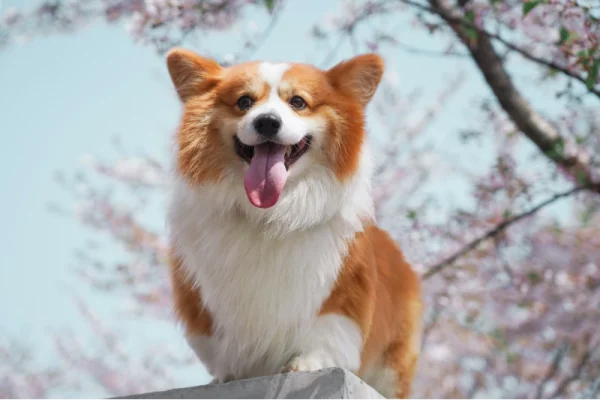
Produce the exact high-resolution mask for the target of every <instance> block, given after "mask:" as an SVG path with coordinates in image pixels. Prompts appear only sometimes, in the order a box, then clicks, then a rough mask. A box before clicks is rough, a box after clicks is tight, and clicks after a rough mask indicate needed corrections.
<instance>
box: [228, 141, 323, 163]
mask: <svg viewBox="0 0 600 400" xmlns="http://www.w3.org/2000/svg"><path fill="white" fill-rule="evenodd" d="M311 139H312V137H311V136H310V135H307V136H305V137H304V138H303V139H302V140H301V141H300V142H298V143H296V144H292V145H289V146H287V150H286V152H285V157H284V164H285V169H286V170H287V169H289V168H290V166H292V164H294V163H295V162H296V161H298V160H299V159H300V157H302V155H304V153H306V151H307V150H308V148H309V147H310V141H311ZM233 141H234V145H235V152H236V153H237V155H238V156H240V157H241V158H242V159H243V160H244V161H246V162H247V163H248V164H250V163H251V161H252V157H254V146H248V145H246V144H244V143H242V142H241V141H240V139H239V138H238V137H237V136H234V138H233Z"/></svg>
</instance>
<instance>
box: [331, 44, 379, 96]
mask: <svg viewBox="0 0 600 400" xmlns="http://www.w3.org/2000/svg"><path fill="white" fill-rule="evenodd" d="M384 68H385V64H384V61H383V59H382V58H381V57H380V56H379V55H377V54H373V53H371V54H363V55H360V56H356V57H354V58H351V59H350V60H346V61H342V62H340V63H339V64H337V65H336V66H334V67H333V68H331V69H329V70H328V71H327V77H328V78H329V81H330V83H331V84H332V85H333V86H334V88H336V90H339V91H340V92H342V93H344V94H345V95H347V96H351V97H352V98H354V99H356V100H357V101H358V102H360V104H361V105H362V106H363V107H365V106H366V105H367V104H368V103H369V101H371V98H372V97H373V95H374V94H375V91H376V90H377V87H378V86H379V82H381V77H382V75H383V70H384Z"/></svg>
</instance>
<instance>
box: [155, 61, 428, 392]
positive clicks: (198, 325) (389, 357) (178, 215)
mask: <svg viewBox="0 0 600 400" xmlns="http://www.w3.org/2000/svg"><path fill="white" fill-rule="evenodd" d="M167 66H168V70H169V74H170V76H171V79H172V81H173V84H174V86H175V89H176V91H177V94H178V96H179V98H180V100H181V102H182V104H183V115H182V119H181V122H180V125H179V129H178V133H177V137H176V144H177V146H176V163H175V182H174V185H173V186H174V187H173V192H172V195H171V201H170V207H169V216H168V226H169V231H170V233H169V235H170V240H171V245H172V253H171V254H172V258H171V265H170V271H171V279H172V289H173V298H174V307H175V313H176V316H177V318H178V320H179V321H181V323H182V324H183V326H184V327H185V337H186V339H187V342H188V343H189V345H190V346H191V348H192V349H193V350H194V352H195V353H196V355H197V356H198V358H199V359H200V360H201V361H202V363H203V364H204V365H205V366H206V368H207V369H208V371H209V373H210V374H211V375H212V376H213V377H214V380H213V381H214V382H226V381H229V380H237V379H243V378H249V377H255V376H262V375H271V374H277V373H280V372H289V371H314V370H318V369H322V368H328V367H340V368H346V369H348V370H350V371H352V372H354V373H355V374H357V375H358V376H359V377H361V378H362V379H363V380H365V381H366V382H367V383H369V384H370V385H371V386H373V387H374V388H375V389H376V390H378V391H379V392H380V393H381V394H382V395H384V396H386V397H408V396H409V392H410V389H411V383H412V380H413V376H414V373H415V368H416V363H417V359H418V354H419V347H420V338H421V333H420V332H421V326H420V325H421V315H422V302H421V293H420V282H419V278H418V276H417V274H416V273H415V272H414V271H413V270H412V269H411V267H410V266H409V264H408V263H407V262H406V261H405V259H404V256H403V254H402V252H401V251H400V249H399V248H398V247H397V246H396V244H395V243H394V241H393V240H392V239H391V238H390V236H389V235H388V234H387V233H386V232H385V231H383V230H381V229H380V228H378V227H377V225H376V222H375V219H374V206H373V200H372V197H371V186H370V162H369V154H368V151H367V147H366V143H365V141H366V140H365V139H366V138H365V136H366V133H365V109H366V107H367V105H368V103H369V102H370V100H371V98H372V96H373V94H374V93H375V91H376V89H377V87H378V85H379V83H380V80H381V78H382V74H383V70H384V63H383V60H382V59H381V58H380V57H379V56H378V55H375V54H366V55H360V56H357V57H354V58H352V59H350V60H347V61H344V62H341V63H339V64H338V65H336V66H334V67H333V68H331V69H328V70H322V69H319V68H316V67H314V66H311V65H308V64H300V63H271V62H258V61H257V62H247V63H242V64H238V65H234V66H229V67H224V66H221V65H220V64H219V63H217V62H216V61H214V60H212V59H207V58H204V57H201V56H199V55H197V54H195V53H194V52H191V51H188V50H185V49H173V50H171V51H170V52H169V54H168V55H167Z"/></svg>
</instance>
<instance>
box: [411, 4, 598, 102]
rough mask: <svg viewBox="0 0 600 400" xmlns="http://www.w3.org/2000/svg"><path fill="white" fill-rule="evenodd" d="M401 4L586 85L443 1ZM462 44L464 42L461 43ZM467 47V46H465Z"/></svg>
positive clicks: (596, 93) (575, 74)
mask: <svg viewBox="0 0 600 400" xmlns="http://www.w3.org/2000/svg"><path fill="white" fill-rule="evenodd" d="M400 1H401V2H402V3H405V4H408V5H409V6H412V7H415V8H418V9H420V10H423V11H426V12H428V13H431V14H436V15H438V16H440V17H442V18H443V19H444V20H445V21H446V22H448V23H451V24H459V25H461V26H462V27H466V28H471V29H474V30H476V31H477V32H478V33H480V34H482V35H485V36H487V37H488V38H491V39H494V40H496V41H498V42H500V43H502V44H503V45H504V46H506V47H507V48H509V49H510V50H512V51H514V52H515V53H518V54H520V55H521V56H522V57H525V58H526V59H528V60H529V61H533V62H535V63H537V64H540V65H543V66H545V67H548V68H551V69H554V70H556V71H559V72H561V73H562V74H564V75H567V76H568V77H570V78H573V79H575V80H577V81H579V82H581V83H582V84H583V85H587V84H586V79H585V78H584V77H582V76H581V75H579V74H577V73H575V72H573V71H569V70H568V69H567V68H565V67H563V66H562V65H559V64H557V63H555V62H553V61H550V60H545V59H543V58H540V57H536V56H534V55H533V54H531V53H530V52H529V51H527V50H525V49H522V48H520V47H519V46H517V45H515V44H513V43H511V42H509V41H508V40H506V39H504V38H503V37H502V36H500V35H499V34H496V33H492V32H489V31H487V30H485V29H483V28H482V27H479V26H477V25H475V24H473V23H471V22H470V21H467V20H465V19H464V18H463V17H462V15H461V14H460V13H459V12H457V11H456V10H453V9H452V6H450V5H448V4H447V3H446V2H445V1H444V0H442V1H429V3H430V4H431V7H427V6H425V5H423V4H420V3H417V2H416V1H413V0H400ZM436 3H438V4H442V5H443V6H444V7H445V8H447V10H446V11H448V13H442V12H440V10H439V9H438V8H437V6H436ZM452 29H453V30H455V31H456V29H455V28H454V27H452ZM460 39H461V40H463V38H462V37H460ZM463 42H464V41H463ZM467 47H468V46H467ZM589 91H590V92H591V93H592V94H594V95H596V96H597V97H598V98H600V90H598V89H595V88H591V89H589Z"/></svg>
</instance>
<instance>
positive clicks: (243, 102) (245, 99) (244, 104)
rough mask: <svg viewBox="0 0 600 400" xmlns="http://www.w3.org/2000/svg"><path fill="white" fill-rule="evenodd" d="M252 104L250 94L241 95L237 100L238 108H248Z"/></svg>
mask: <svg viewBox="0 0 600 400" xmlns="http://www.w3.org/2000/svg"><path fill="white" fill-rule="evenodd" d="M252 104H254V100H252V98H251V97H250V96H242V97H240V98H239V99H238V101H237V106H238V107H239V108H240V110H248V109H249V108H250V107H252Z"/></svg>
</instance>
